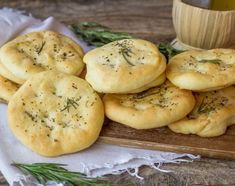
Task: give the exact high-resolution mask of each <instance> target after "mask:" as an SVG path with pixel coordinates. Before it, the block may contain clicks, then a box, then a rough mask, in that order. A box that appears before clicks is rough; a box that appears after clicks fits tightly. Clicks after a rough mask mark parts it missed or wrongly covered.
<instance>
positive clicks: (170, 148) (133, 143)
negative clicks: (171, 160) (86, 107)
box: [98, 136, 235, 160]
mask: <svg viewBox="0 0 235 186" xmlns="http://www.w3.org/2000/svg"><path fill="white" fill-rule="evenodd" d="M98 142H100V143H106V144H112V145H118V146H124V147H133V148H141V149H148V150H160V151H165V152H166V151H167V152H176V153H190V154H194V155H201V156H203V157H209V158H219V159H227V160H235V151H233V152H232V151H225V150H217V149H208V148H200V147H190V146H183V145H172V144H162V143H157V142H149V141H141V142H140V141H138V140H130V139H122V138H112V137H106V136H100V137H99V139H98Z"/></svg>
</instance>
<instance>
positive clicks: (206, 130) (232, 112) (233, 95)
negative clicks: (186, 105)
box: [169, 86, 235, 137]
mask: <svg viewBox="0 0 235 186" xmlns="http://www.w3.org/2000/svg"><path fill="white" fill-rule="evenodd" d="M195 96H196V102H197V103H196V105H195V108H194V109H193V111H192V112H191V113H190V114H189V115H188V116H187V117H185V118H184V119H182V120H180V121H177V122H175V123H173V124H170V125H169V128H170V129H171V130H172V131H174V132H176V133H183V134H196V135H199V136H201V137H214V136H220V135H222V134H224V133H225V132H226V129H227V127H228V126H230V125H232V124H235V87H232V86H231V87H228V88H225V89H221V90H217V91H211V92H205V93H197V94H196V95H195Z"/></svg>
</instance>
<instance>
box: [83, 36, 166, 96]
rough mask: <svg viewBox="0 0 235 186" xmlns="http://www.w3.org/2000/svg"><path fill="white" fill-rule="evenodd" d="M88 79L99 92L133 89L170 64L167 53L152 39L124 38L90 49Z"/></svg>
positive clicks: (141, 85)
mask: <svg viewBox="0 0 235 186" xmlns="http://www.w3.org/2000/svg"><path fill="white" fill-rule="evenodd" d="M83 60H84V62H85V63H86V65H87V74H86V80H87V81H88V82H89V83H90V84H91V86H92V87H93V88H94V89H95V90H96V91H98V92H103V93H129V92H131V91H132V90H136V89H139V88H141V87H143V86H145V85H147V84H149V83H151V82H152V81H154V80H155V79H156V78H157V77H159V76H160V75H161V74H162V73H163V72H164V71H165V68H166V62H165V59H164V57H162V55H161V54H160V52H159V50H158V48H157V47H156V46H155V45H154V44H153V43H151V42H148V41H145V40H141V39H124V40H119V41H114V42H112V43H109V44H106V45H104V46H102V47H100V48H96V49H93V50H91V51H90V52H88V53H87V54H86V55H85V56H84V58H83Z"/></svg>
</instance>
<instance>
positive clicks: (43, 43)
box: [37, 41, 46, 55]
mask: <svg viewBox="0 0 235 186" xmlns="http://www.w3.org/2000/svg"><path fill="white" fill-rule="evenodd" d="M45 44H46V42H45V41H43V42H42V45H41V47H40V48H39V49H38V51H37V53H38V55H39V54H40V53H41V52H42V49H43V47H44V46H45Z"/></svg>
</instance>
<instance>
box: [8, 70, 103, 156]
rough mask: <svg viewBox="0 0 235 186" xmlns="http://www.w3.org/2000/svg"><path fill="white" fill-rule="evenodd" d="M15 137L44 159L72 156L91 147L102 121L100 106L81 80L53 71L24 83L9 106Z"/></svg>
mask: <svg viewBox="0 0 235 186" xmlns="http://www.w3.org/2000/svg"><path fill="white" fill-rule="evenodd" d="M8 120H9V126H10V128H11V130H12V132H13V133H14V134H15V136H16V137H17V138H18V139H19V140H20V141H21V142H22V143H23V144H24V145H26V146H27V147H29V148H30V149H32V150H33V151H34V152H36V153H38V154H40V155H43V156H58V155H61V154H67V153H73V152H77V151H80V150H83V149H85V148H87V147H89V146H91V145H92V144H93V143H94V142H95V141H96V139H97V138H98V136H99V133H100V130H101V127H102V125H103V120H104V109H103V103H102V101H101V99H100V98H99V96H98V95H97V94H96V93H95V91H94V90H93V89H92V88H91V86H90V85H89V84H88V83H87V82H86V81H84V80H83V79H81V78H78V77H76V76H73V75H67V74H63V73H59V72H56V71H46V72H42V73H38V74H36V75H35V76H33V77H32V78H30V79H29V80H27V81H26V82H25V83H24V84H23V85H22V86H21V87H20V89H19V90H18V91H17V92H16V94H15V95H14V96H13V97H12V99H11V100H10V102H9V106H8Z"/></svg>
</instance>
